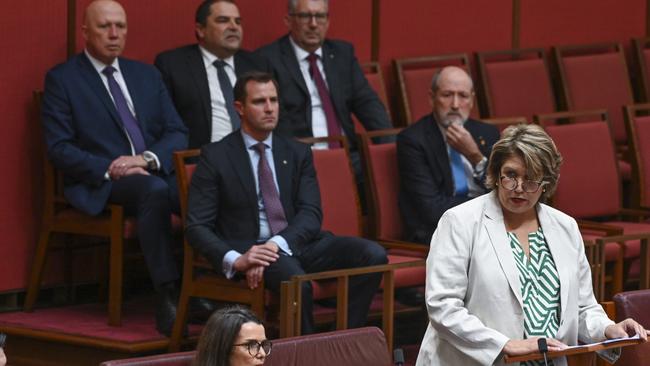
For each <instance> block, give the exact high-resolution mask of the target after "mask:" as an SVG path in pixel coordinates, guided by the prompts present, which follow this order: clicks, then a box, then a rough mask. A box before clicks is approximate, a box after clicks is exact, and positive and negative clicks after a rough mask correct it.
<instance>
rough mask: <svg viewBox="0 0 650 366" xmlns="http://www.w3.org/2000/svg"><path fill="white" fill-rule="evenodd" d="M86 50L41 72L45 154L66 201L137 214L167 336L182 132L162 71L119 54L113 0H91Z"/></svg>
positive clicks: (121, 24)
mask: <svg viewBox="0 0 650 366" xmlns="http://www.w3.org/2000/svg"><path fill="white" fill-rule="evenodd" d="M82 32H83V36H84V38H85V40H86V49H85V50H84V52H82V53H80V54H78V55H77V56H74V57H72V58H71V59H70V60H69V61H67V62H65V63H63V64H60V65H58V66H56V67H54V68H53V69H52V70H50V71H49V72H48V73H47V76H46V78H45V93H44V96H43V116H42V120H43V127H44V135H45V140H46V143H47V150H48V155H49V158H50V159H51V160H52V163H53V164H54V165H55V166H56V167H57V168H58V169H60V170H61V171H62V172H63V174H64V177H65V182H64V186H65V187H64V194H65V197H66V198H67V199H68V201H69V202H70V203H71V204H72V205H73V206H75V207H76V208H78V209H79V210H81V211H84V212H86V213H88V214H90V215H97V214H100V213H101V212H102V211H103V210H104V208H105V206H106V204H107V203H115V204H119V205H122V206H123V207H124V209H125V212H126V214H127V215H134V216H136V217H137V220H138V238H139V241H140V246H141V247H142V252H143V253H144V257H145V262H146V265H147V268H148V269H149V273H150V275H151V278H152V280H153V284H154V286H155V288H156V290H157V291H158V293H159V295H160V296H159V304H158V307H157V312H156V328H157V330H158V331H159V332H161V333H163V334H169V333H170V332H171V328H172V325H173V322H174V318H175V315H176V298H175V296H176V291H177V284H176V282H177V281H178V279H179V274H178V271H177V268H176V264H175V261H174V258H173V255H172V232H171V214H172V212H178V211H179V203H178V193H177V188H176V178H175V176H174V172H173V165H172V152H173V151H174V150H181V149H184V148H185V147H186V146H187V136H186V129H185V127H184V126H183V122H182V121H181V119H180V117H179V116H178V114H177V113H176V111H175V110H174V106H173V104H172V102H171V100H170V99H169V96H168V94H167V90H166V88H165V85H164V84H163V82H162V80H161V78H160V75H159V74H158V71H157V70H156V69H155V68H154V67H152V66H149V65H146V64H143V63H140V62H137V61H132V60H128V59H125V58H121V57H119V56H120V54H121V53H122V50H123V48H124V44H125V42H126V33H127V23H126V14H125V12H124V9H123V8H122V6H120V4H118V3H117V2H114V1H110V0H98V1H94V2H92V3H90V5H89V6H88V8H87V9H86V12H85V16H84V21H83V26H82Z"/></svg>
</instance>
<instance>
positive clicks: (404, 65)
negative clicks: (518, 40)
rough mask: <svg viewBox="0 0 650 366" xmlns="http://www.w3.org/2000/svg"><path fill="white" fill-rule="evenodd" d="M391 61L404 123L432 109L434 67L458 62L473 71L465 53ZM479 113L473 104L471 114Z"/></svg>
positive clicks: (435, 69)
mask: <svg viewBox="0 0 650 366" xmlns="http://www.w3.org/2000/svg"><path fill="white" fill-rule="evenodd" d="M393 63H394V65H395V71H396V73H397V81H398V83H399V94H400V97H399V99H400V104H401V112H402V118H403V119H404V122H405V123H406V124H407V125H409V124H411V123H413V122H416V121H417V120H418V119H420V118H421V117H422V116H424V115H425V114H429V113H431V104H430V102H429V100H430V99H431V98H430V96H429V90H431V79H432V78H433V75H434V74H435V73H436V71H438V70H440V69H441V68H443V67H445V66H458V67H461V68H463V69H465V70H466V71H467V72H468V73H469V74H470V76H471V74H472V73H471V67H470V63H469V58H468V57H467V54H464V53H460V54H453V55H442V56H428V57H417V58H404V59H396V60H394V61H393ZM475 104H476V103H475ZM478 115H479V113H478V108H474V109H473V110H472V117H473V118H478Z"/></svg>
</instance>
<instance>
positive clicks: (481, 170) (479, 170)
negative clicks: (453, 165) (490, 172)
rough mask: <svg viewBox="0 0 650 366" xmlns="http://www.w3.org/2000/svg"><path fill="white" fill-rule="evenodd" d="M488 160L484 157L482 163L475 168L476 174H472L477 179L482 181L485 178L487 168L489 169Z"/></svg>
mask: <svg viewBox="0 0 650 366" xmlns="http://www.w3.org/2000/svg"><path fill="white" fill-rule="evenodd" d="M487 162H488V159H487V158H486V157H485V156H484V157H483V159H481V161H479V162H478V164H476V165H475V166H474V173H473V174H472V175H473V176H474V178H475V179H478V180H482V179H483V177H484V176H485V168H486V167H487Z"/></svg>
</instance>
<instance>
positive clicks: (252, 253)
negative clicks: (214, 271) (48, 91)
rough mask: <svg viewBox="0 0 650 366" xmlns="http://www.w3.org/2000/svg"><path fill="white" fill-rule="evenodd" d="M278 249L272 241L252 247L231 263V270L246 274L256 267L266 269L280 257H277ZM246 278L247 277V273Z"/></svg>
mask: <svg viewBox="0 0 650 366" xmlns="http://www.w3.org/2000/svg"><path fill="white" fill-rule="evenodd" d="M279 249H280V248H279V247H278V245H277V244H275V243H274V242H272V241H268V242H266V243H264V244H261V245H253V246H252V247H251V248H250V249H249V250H248V251H247V252H246V253H244V254H242V255H241V256H240V257H239V258H237V260H236V261H235V263H233V268H234V269H235V271H237V272H247V271H248V270H249V269H251V268H252V267H256V266H263V267H268V266H269V265H270V264H271V263H273V262H275V261H276V260H278V258H279V257H280V256H279V255H278V250H279ZM246 277H248V273H247V274H246Z"/></svg>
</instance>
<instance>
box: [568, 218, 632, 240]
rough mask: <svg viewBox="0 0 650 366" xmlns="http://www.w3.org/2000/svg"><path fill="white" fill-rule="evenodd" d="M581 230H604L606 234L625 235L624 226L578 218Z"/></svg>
mask: <svg viewBox="0 0 650 366" xmlns="http://www.w3.org/2000/svg"><path fill="white" fill-rule="evenodd" d="M576 221H577V222H578V227H579V228H580V230H593V231H599V232H602V233H603V235H604V236H614V235H623V228H621V227H618V226H613V225H607V224H603V223H600V222H594V221H587V220H576Z"/></svg>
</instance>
